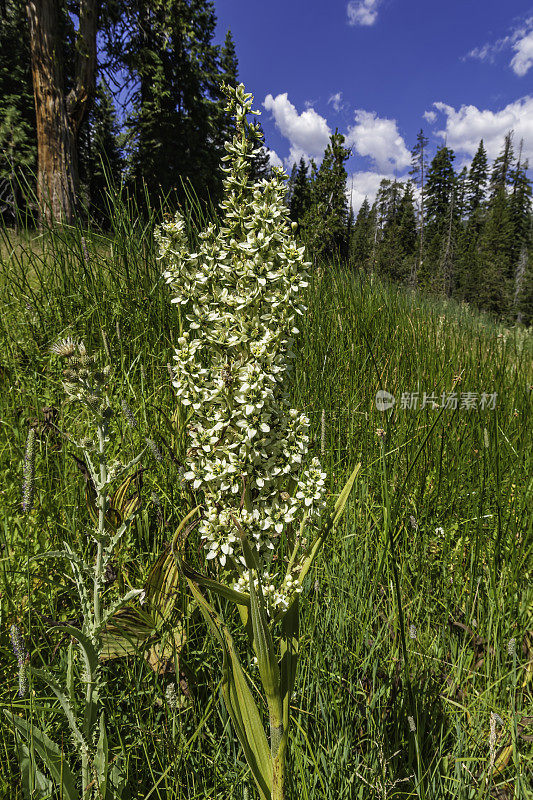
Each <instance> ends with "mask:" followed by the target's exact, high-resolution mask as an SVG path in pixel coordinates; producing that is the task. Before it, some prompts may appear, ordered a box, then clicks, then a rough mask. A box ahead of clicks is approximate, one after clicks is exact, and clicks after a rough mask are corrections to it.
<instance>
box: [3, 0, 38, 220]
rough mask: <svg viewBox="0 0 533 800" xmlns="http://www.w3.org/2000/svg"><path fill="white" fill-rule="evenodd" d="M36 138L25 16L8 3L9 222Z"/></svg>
mask: <svg viewBox="0 0 533 800" xmlns="http://www.w3.org/2000/svg"><path fill="white" fill-rule="evenodd" d="M36 138H37V134H36V122H35V104H34V101H33V88H32V79H31V69H30V44H29V29H28V24H27V19H26V13H25V9H24V4H23V3H21V2H17V0H7V2H5V3H3V5H2V8H1V11H0V214H1V216H2V217H3V218H4V220H6V221H9V222H10V223H11V222H16V219H17V210H21V209H22V207H24V197H23V194H24V192H23V188H24V184H25V183H27V182H28V181H31V178H32V173H33V172H35V169H36V166H37V141H36Z"/></svg>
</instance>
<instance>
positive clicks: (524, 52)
mask: <svg viewBox="0 0 533 800" xmlns="http://www.w3.org/2000/svg"><path fill="white" fill-rule="evenodd" d="M510 47H512V49H513V50H514V52H515V55H514V56H513V57H512V59H511V61H510V63H509V66H510V67H511V68H512V70H513V72H514V73H515V75H518V76H519V77H523V76H524V75H525V74H526V73H527V72H528V70H529V69H530V68H531V67H532V66H533V17H528V18H527V19H525V20H524V21H523V22H522V23H521V24H520V25H518V26H515V27H514V28H513V29H512V30H511V31H510V33H508V34H507V36H502V38H501V39H496V41H495V42H487V43H486V44H484V45H481V47H474V48H473V50H470V52H469V53H468V54H467V56H466V58H476V59H477V60H478V61H487V62H488V63H489V64H493V63H494V61H495V56H496V54H497V53H500V52H501V51H502V50H507V49H508V48H510Z"/></svg>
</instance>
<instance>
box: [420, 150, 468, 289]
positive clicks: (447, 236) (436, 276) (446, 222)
mask: <svg viewBox="0 0 533 800" xmlns="http://www.w3.org/2000/svg"><path fill="white" fill-rule="evenodd" d="M454 158H455V154H454V152H453V150H450V148H449V147H446V146H445V145H443V146H442V147H439V149H438V150H437V152H436V154H435V156H434V158H433V160H432V162H431V164H430V167H429V170H428V173H427V181H426V187H425V193H426V221H427V225H426V240H427V247H426V258H425V264H424V274H423V276H421V277H423V279H424V281H425V282H427V284H428V285H429V286H431V287H432V288H433V290H435V291H438V292H444V293H445V294H450V291H451V287H452V283H453V281H454V277H455V276H454V272H455V270H454V254H455V240H456V234H457V224H456V223H457V222H458V218H459V215H458V213H457V203H456V192H457V179H456V175H455V172H454V169H453V161H454Z"/></svg>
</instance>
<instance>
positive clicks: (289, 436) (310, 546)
mask: <svg viewBox="0 0 533 800" xmlns="http://www.w3.org/2000/svg"><path fill="white" fill-rule="evenodd" d="M229 92H230V94H229V105H228V110H229V111H230V112H231V113H232V114H233V116H234V118H235V122H236V133H235V135H234V137H233V140H232V141H231V142H228V143H226V150H227V155H226V156H225V157H224V159H223V160H224V161H225V162H226V164H227V166H225V167H224V171H225V173H226V177H225V181H224V190H225V191H224V200H223V202H222V203H221V206H220V209H221V212H222V224H221V227H220V228H217V227H215V226H214V225H209V226H208V227H207V228H206V229H205V231H203V232H202V233H200V234H199V245H198V248H197V251H196V252H191V251H190V249H189V246H188V242H187V237H186V232H185V221H184V220H183V218H182V217H181V216H180V215H179V214H178V215H177V216H176V218H175V219H174V221H172V222H168V223H166V224H164V225H163V226H162V227H161V229H160V230H159V231H158V232H157V237H158V241H159V248H160V258H161V261H162V263H163V265H164V270H165V272H164V275H165V278H166V280H167V282H168V283H169V284H170V286H171V289H172V292H173V298H172V302H174V303H178V304H179V305H180V307H181V319H182V320H183V330H182V331H180V333H181V335H180V337H179V339H178V347H177V349H176V352H175V356H174V359H175V361H176V366H175V369H174V381H173V382H174V386H175V388H176V390H177V394H178V397H179V399H180V402H181V404H182V406H184V407H185V409H186V410H187V411H188V436H189V450H188V458H187V464H186V470H185V472H184V479H185V480H186V481H188V482H189V485H190V487H191V489H192V491H194V492H197V493H198V494H199V495H200V497H201V504H200V505H199V506H198V507H197V508H196V509H194V511H193V512H191V514H190V515H189V517H188V518H187V520H188V519H189V518H190V517H191V516H193V515H194V514H199V517H200V520H199V526H198V529H199V535H200V537H201V540H202V543H203V547H204V553H205V559H206V562H207V565H208V566H209V572H210V575H202V574H200V573H198V572H196V571H195V570H193V569H192V567H191V566H190V565H188V564H187V562H186V561H185V560H184V558H183V553H180V556H179V558H180V563H181V565H182V568H183V571H184V574H185V577H186V579H187V582H188V585H189V587H190V590H191V592H192V593H193V595H194V596H195V598H196V600H197V601H198V603H199V605H200V608H201V609H202V612H203V613H204V616H205V618H206V620H207V622H208V624H209V626H210V628H211V631H212V633H213V634H214V636H215V637H216V639H217V640H218V642H219V644H220V646H221V648H222V653H223V663H222V670H223V696H224V700H225V703H226V706H227V709H228V712H229V714H230V717H231V719H232V721H233V724H234V726H235V729H236V732H237V735H238V737H239V740H240V742H241V744H242V746H243V749H244V752H245V755H246V758H247V761H248V764H249V766H250V769H251V771H252V773H253V776H254V778H255V781H256V783H257V786H258V789H259V793H260V796H261V798H262V799H264V800H280V799H281V798H283V796H284V784H285V753H286V748H287V741H288V733H289V704H290V698H291V694H292V691H293V687H294V681H295V677H296V664H297V655H298V627H299V595H300V593H301V591H302V586H303V581H304V578H305V576H306V574H307V572H308V571H309V569H310V567H311V564H312V562H313V559H314V558H315V556H316V554H317V552H318V551H319V549H320V547H321V545H322V543H323V542H324V539H325V537H326V536H327V534H328V533H329V532H330V531H331V529H332V527H333V526H335V525H336V524H337V523H338V521H339V519H340V517H341V515H342V512H343V509H344V506H345V504H346V500H347V498H348V495H349V492H350V490H351V487H352V485H353V482H354V480H355V476H356V473H357V469H356V470H355V471H354V473H353V474H352V476H351V477H350V480H349V481H348V483H347V485H346V486H345V488H344V490H343V492H342V493H341V495H340V497H339V499H338V500H337V502H336V504H335V507H334V509H333V511H332V512H329V513H328V511H327V507H326V490H325V479H326V474H325V473H324V472H323V471H322V469H321V467H320V463H319V461H318V459H316V458H312V459H311V458H309V453H308V447H309V420H308V418H307V417H306V416H305V415H304V414H302V413H300V412H298V411H297V410H296V409H293V408H292V407H291V403H290V400H289V396H288V391H287V380H288V378H290V374H291V370H292V367H293V361H294V351H293V347H294V341H295V337H296V336H297V335H298V333H299V331H298V327H297V324H298V318H299V317H301V316H302V315H303V313H304V311H305V308H304V306H303V305H302V303H301V301H300V300H299V294H300V292H301V290H302V289H305V287H307V285H308V282H307V273H306V270H307V268H308V267H309V266H310V264H308V263H307V262H305V257H304V248H303V247H298V246H297V244H296V242H295V240H294V237H293V229H292V227H291V224H290V222H289V219H288V213H287V208H286V205H285V202H284V198H285V193H286V186H285V183H284V173H283V171H282V170H274V172H273V177H272V178H271V179H270V180H268V181H267V180H263V181H261V182H259V183H256V184H253V183H252V182H251V181H250V170H251V165H252V161H253V159H254V156H255V155H257V152H258V148H259V147H260V146H261V134H260V133H259V131H258V129H257V127H256V126H255V125H254V124H253V123H251V122H250V121H249V120H248V118H247V115H248V114H249V113H252V114H253V113H257V112H253V111H252V110H251V109H252V100H253V98H252V95H251V94H247V93H245V90H244V86H242V85H240V86H238V87H237V88H236V89H234V90H229ZM184 523H185V520H184ZM176 541H177V539H176ZM211 576H212V577H211ZM199 586H203V587H205V588H207V589H209V590H210V591H211V592H213V593H215V594H218V595H220V596H222V597H224V598H226V599H228V600H230V601H233V602H234V603H235V604H236V606H237V608H238V610H239V614H240V618H241V622H242V624H243V626H244V627H245V629H246V632H247V634H248V638H249V642H250V645H251V648H252V650H253V653H254V656H255V659H256V661H257V666H258V668H259V675H260V679H261V683H262V686H263V689H264V692H265V696H266V699H267V705H268V715H269V739H270V741H269V742H268V739H267V735H266V733H265V730H264V728H263V725H262V721H261V713H260V711H259V708H258V707H257V705H256V702H255V700H254V698H253V696H252V693H251V691H250V688H249V685H248V682H247V679H246V677H245V674H244V671H243V669H242V667H241V664H240V661H239V658H238V656H237V652H236V650H235V647H234V644H233V640H232V637H231V635H230V632H229V630H228V628H227V627H226V625H225V623H224V621H223V620H222V619H221V617H220V616H219V615H218V614H217V613H216V612H215V610H214V608H213V606H212V605H211V604H210V603H209V601H208V600H207V599H206V597H205V596H204V594H202V592H201V591H200V590H199Z"/></svg>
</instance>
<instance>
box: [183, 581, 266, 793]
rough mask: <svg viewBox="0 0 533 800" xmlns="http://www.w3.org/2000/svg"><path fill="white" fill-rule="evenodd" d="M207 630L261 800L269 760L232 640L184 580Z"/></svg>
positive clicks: (216, 617)
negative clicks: (217, 648) (218, 650)
mask: <svg viewBox="0 0 533 800" xmlns="http://www.w3.org/2000/svg"><path fill="white" fill-rule="evenodd" d="M187 583H188V584H189V588H190V590H191V592H192V593H193V595H194V597H195V599H196V601H197V602H198V605H199V607H200V610H201V612H202V614H203V616H204V618H205V620H206V622H207V625H208V627H209V629H210V630H211V632H212V634H213V635H214V637H215V639H217V641H218V642H219V644H220V645H221V648H222V657H223V664H222V686H221V689H222V696H223V698H224V702H225V704H226V708H227V710H228V714H229V716H230V718H231V720H232V722H233V725H234V727H235V731H236V733H237V736H238V738H239V741H240V743H241V745H242V748H243V750H244V755H245V757H246V761H247V762H248V766H249V767H250V770H251V771H252V775H253V776H254V779H255V781H256V783H257V786H258V788H259V792H260V794H261V798H262V800H263V799H264V800H270V796H271V792H272V759H271V756H270V750H269V747H268V742H267V738H266V734H265V731H264V728H263V725H262V723H261V716H260V714H259V710H258V708H257V705H256V703H255V700H254V698H253V696H252V693H251V691H250V689H249V687H248V684H247V682H246V678H245V675H244V672H243V671H242V667H241V665H240V662H239V658H238V656H237V652H236V650H235V646H234V644H233V639H232V638H231V635H230V633H229V631H228V630H227V628H226V626H225V625H224V623H223V622H222V620H221V619H220V617H219V616H218V614H217V613H216V611H215V610H214V608H213V607H212V606H211V605H210V604H209V603H208V602H207V600H206V599H205V597H204V596H203V595H202V593H201V592H200V590H199V589H198V587H197V586H195V585H194V583H193V582H192V581H191V580H190V579H187Z"/></svg>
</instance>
